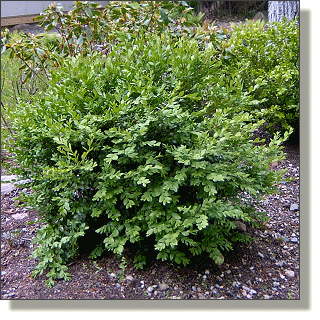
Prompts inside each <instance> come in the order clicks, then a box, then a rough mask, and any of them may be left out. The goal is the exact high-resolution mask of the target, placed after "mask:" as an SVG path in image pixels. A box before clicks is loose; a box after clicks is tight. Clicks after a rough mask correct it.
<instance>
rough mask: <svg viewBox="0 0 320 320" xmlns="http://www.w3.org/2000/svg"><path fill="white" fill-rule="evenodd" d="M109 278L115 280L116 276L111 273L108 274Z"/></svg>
mask: <svg viewBox="0 0 320 320" xmlns="http://www.w3.org/2000/svg"><path fill="white" fill-rule="evenodd" d="M109 277H110V278H116V277H117V276H116V274H115V273H114V272H111V273H110V274H109Z"/></svg>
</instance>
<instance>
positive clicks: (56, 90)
mask: <svg viewBox="0 0 320 320" xmlns="http://www.w3.org/2000/svg"><path fill="white" fill-rule="evenodd" d="M123 37H125V35H123ZM221 59H222V58H221V55H220V53H219V52H217V51H216V49H214V48H213V46H207V48H206V49H204V50H202V49H201V50H200V46H199V43H198V42H197V41H195V40H185V39H181V40H179V41H177V40H176V39H175V40H172V38H170V37H169V36H165V35H162V36H161V37H158V36H155V35H152V34H149V35H146V36H145V37H144V38H142V39H139V38H136V39H134V38H132V39H131V40H130V42H129V40H128V41H126V42H119V44H117V45H115V46H114V48H113V50H112V52H111V53H110V54H109V55H108V56H102V55H101V54H98V53H96V54H93V55H90V56H88V57H85V58H84V57H80V56H76V57H70V58H66V59H65V61H64V62H63V64H62V65H61V66H60V67H59V68H57V69H55V70H53V71H52V73H51V78H52V79H51V81H50V86H49V88H48V89H47V91H46V92H45V94H43V96H41V97H35V100H34V101H33V103H32V104H31V103H29V104H28V103H21V104H20V105H19V106H18V111H17V112H19V114H20V115H21V116H19V117H17V118H16V119H15V120H14V121H12V129H13V130H14V131H15V133H16V140H15V141H14V144H13V146H12V148H11V151H12V152H14V153H15V154H16V158H17V160H18V162H19V164H20V168H19V169H16V171H15V172H16V173H18V174H20V175H21V176H22V177H28V178H31V179H32V188H33V190H34V191H35V192H33V193H32V194H31V195H29V196H28V195H25V197H26V201H28V204H29V205H31V206H32V207H34V208H35V209H37V210H38V211H39V214H40V216H41V218H42V222H43V224H44V225H43V227H42V228H41V229H39V231H38V233H37V236H36V238H35V243H36V247H35V250H34V252H33V256H34V257H35V258H37V259H38V262H39V263H38V265H37V267H36V269H35V271H34V273H33V274H34V276H36V275H37V274H42V273H43V272H46V273H47V276H48V278H49V279H48V282H47V283H48V285H53V283H54V282H53V279H55V278H64V279H68V277H69V274H68V273H67V266H66V264H67V262H68V261H70V259H72V258H74V257H76V255H77V253H78V252H79V250H80V249H81V244H83V243H84V242H85V243H90V244H91V245H92V249H93V250H92V252H91V254H90V256H91V257H92V258H95V257H98V256H99V255H101V254H102V253H103V252H104V251H105V250H110V251H112V252H114V253H115V254H118V255H121V254H123V250H124V248H126V247H127V246H130V245H131V244H132V245H134V248H135V250H136V252H135V254H136V258H135V261H134V262H135V264H136V266H137V267H143V265H144V264H145V262H146V255H148V254H149V253H150V250H151V251H152V252H155V253H156V257H157V258H158V259H162V260H172V261H174V262H176V263H184V264H187V263H188V262H189V261H190V259H191V257H192V256H195V255H199V254H201V253H208V255H209V256H210V257H211V258H212V259H213V260H214V261H215V262H216V263H218V264H220V263H222V262H223V252H224V251H225V250H230V249H232V246H233V244H234V243H235V242H236V241H247V240H248V236H246V235H245V234H243V233H241V232H240V231H239V230H237V228H236V224H235V221H242V222H245V223H247V224H248V225H252V226H255V225H256V223H257V222H258V221H259V213H257V212H256V210H255V208H254V205H253V203H254V200H255V199H259V197H260V196H261V195H265V194H269V193H272V192H275V189H276V183H277V181H279V179H280V178H281V172H275V171H272V170H270V163H271V162H274V161H276V160H277V159H281V158H282V157H283V153H282V152H281V151H280V149H281V148H280V147H279V146H280V144H281V141H282V140H281V139H280V138H278V137H275V138H274V139H273V140H272V141H271V143H270V144H269V145H268V146H266V145H261V144H258V143H257V142H258V141H259V139H256V140H253V138H252V133H253V131H255V130H256V129H257V128H258V127H259V126H260V125H261V123H262V121H260V122H257V123H254V122H253V120H252V116H251V115H249V114H248V113H245V112H238V113H235V112H234V110H235V108H234V105H237V106H239V105H241V104H243V105H245V104H246V103H249V101H248V96H247V95H244V94H241V90H240V91H237V90H235V89H234V88H227V87H225V86H224V85H222V84H221V83H222V82H221V81H222V79H223V74H224V71H223V62H222V60H221ZM92 234H96V235H97V237H92ZM81 239H85V241H81ZM148 250H149V251H148Z"/></svg>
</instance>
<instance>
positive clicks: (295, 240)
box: [290, 237, 298, 243]
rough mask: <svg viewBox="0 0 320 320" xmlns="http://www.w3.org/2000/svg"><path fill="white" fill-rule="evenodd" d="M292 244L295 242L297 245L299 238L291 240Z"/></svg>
mask: <svg viewBox="0 0 320 320" xmlns="http://www.w3.org/2000/svg"><path fill="white" fill-rule="evenodd" d="M290 241H291V242H293V243H297V242H298V238H296V237H293V238H291V240H290Z"/></svg>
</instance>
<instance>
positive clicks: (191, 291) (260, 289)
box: [1, 145, 300, 300]
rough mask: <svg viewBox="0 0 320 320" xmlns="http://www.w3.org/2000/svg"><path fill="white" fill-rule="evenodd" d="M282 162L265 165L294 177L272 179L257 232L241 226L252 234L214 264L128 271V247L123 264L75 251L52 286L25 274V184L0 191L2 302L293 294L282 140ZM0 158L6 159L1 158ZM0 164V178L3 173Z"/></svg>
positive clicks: (293, 159) (292, 203)
mask: <svg viewBox="0 0 320 320" xmlns="http://www.w3.org/2000/svg"><path fill="white" fill-rule="evenodd" d="M285 152H286V153H287V159H286V160H285V161H283V162H282V163H278V164H276V165H275V166H274V167H272V168H271V170H278V169H280V168H281V169H283V168H287V169H288V171H287V173H286V174H285V175H286V176H290V177H292V178H295V180H294V181H292V182H283V183H280V184H279V186H278V187H279V194H275V195H271V196H269V197H267V198H265V200H264V201H262V202H261V203H260V205H259V206H260V209H261V210H262V209H264V210H265V211H266V212H267V213H268V216H269V217H270V221H269V222H268V223H267V224H266V226H265V228H264V229H263V230H252V229H249V230H247V232H248V233H250V234H251V235H252V236H254V237H255V238H256V240H255V242H254V243H252V244H250V245H244V244H241V245H237V246H236V247H235V249H234V251H232V252H229V253H227V254H226V255H225V263H224V264H223V265H221V266H217V265H215V264H214V263H213V262H212V260H210V259H208V258H207V257H205V256H202V257H200V258H199V257H198V258H197V259H195V260H194V261H192V262H191V264H190V265H188V266H187V267H184V266H178V265H175V264H170V263H168V262H162V261H158V260H152V261H150V262H149V264H148V265H147V267H146V268H145V269H144V270H142V271H141V270H135V269H134V268H133V264H132V257H131V256H130V252H126V254H125V256H126V261H127V263H126V266H125V268H120V263H121V260H120V259H119V258H117V257H116V256H114V255H113V254H111V253H107V254H106V255H105V256H103V257H102V258H101V259H99V260H97V261H94V260H90V259H88V257H87V255H85V254H82V255H80V256H79V257H77V259H75V260H74V261H72V263H71V264H70V265H69V272H70V273H71V275H72V277H71V280H70V281H68V282H65V281H63V280H61V281H57V282H56V285H55V286H54V287H52V288H47V287H46V285H45V280H46V277H45V276H38V277H37V278H36V279H32V278H31V277H30V275H31V272H32V270H33V268H34V267H35V266H36V264H37V262H36V261H35V260H34V259H29V256H30V254H31V252H32V250H33V247H32V245H31V243H30V241H31V239H32V238H33V237H34V236H35V234H36V231H37V229H38V228H39V224H37V223H36V224H28V222H31V221H34V220H35V219H36V218H37V213H36V212H35V211H33V210H28V209H26V208H20V207H16V206H15V205H16V204H17V200H15V199H14V198H15V197H16V196H17V195H18V194H19V193H20V192H30V190H28V189H22V188H20V189H18V190H14V191H12V192H11V193H10V194H8V195H2V196H1V298H2V299H244V300H247V299H267V300H269V299H299V298H300V296H299V148H298V147H297V146H294V145H287V146H286V148H285ZM3 157H4V158H3V159H2V162H3V163H5V162H8V161H12V159H11V158H10V157H8V155H7V158H6V157H5V154H4V155H3ZM6 173H7V172H6V171H5V169H4V168H2V169H1V175H3V174H6Z"/></svg>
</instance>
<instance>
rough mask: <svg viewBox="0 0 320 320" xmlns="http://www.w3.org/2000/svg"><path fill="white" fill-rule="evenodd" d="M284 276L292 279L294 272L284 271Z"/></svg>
mask: <svg viewBox="0 0 320 320" xmlns="http://www.w3.org/2000/svg"><path fill="white" fill-rule="evenodd" d="M284 273H285V275H286V276H287V277H289V278H293V277H294V272H293V271H292V270H289V269H288V270H285V272H284Z"/></svg>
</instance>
